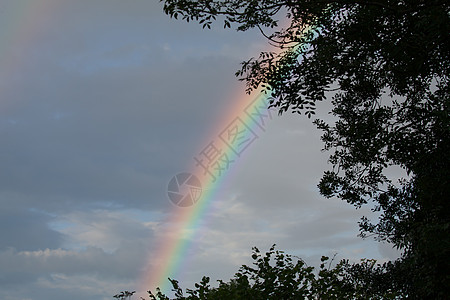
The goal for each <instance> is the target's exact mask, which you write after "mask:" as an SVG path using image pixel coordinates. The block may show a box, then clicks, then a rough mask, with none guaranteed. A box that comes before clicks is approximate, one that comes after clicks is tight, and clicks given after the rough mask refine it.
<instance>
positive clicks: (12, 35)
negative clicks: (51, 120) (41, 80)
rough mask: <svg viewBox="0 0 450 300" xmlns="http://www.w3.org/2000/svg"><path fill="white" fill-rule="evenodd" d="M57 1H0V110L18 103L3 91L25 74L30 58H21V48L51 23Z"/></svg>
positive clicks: (16, 82) (57, 8)
mask: <svg viewBox="0 0 450 300" xmlns="http://www.w3.org/2000/svg"><path fill="white" fill-rule="evenodd" d="M60 4H61V2H60V1H58V0H45V1H35V0H22V1H6V2H3V3H1V4H0V80H1V83H2V84H1V85H0V97H1V98H0V111H3V110H5V109H7V108H8V107H11V106H12V105H14V104H15V103H16V102H17V99H14V100H13V99H9V98H8V97H7V96H5V94H6V90H7V89H8V90H15V89H18V87H17V85H19V84H21V82H20V81H19V80H17V78H20V76H21V74H23V73H26V69H27V67H28V65H27V64H28V62H29V61H27V60H26V59H25V58H24V57H20V51H22V49H28V48H31V47H32V46H33V44H35V42H36V41H37V40H38V39H39V37H40V34H41V33H43V32H45V31H46V28H47V27H48V26H52V17H53V16H55V15H56V14H57V12H58V10H59V9H60V7H61V5H60ZM17 51H19V55H18V54H17ZM20 89H23V87H20ZM20 89H19V90H20Z"/></svg>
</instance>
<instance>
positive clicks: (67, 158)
mask: <svg viewBox="0 0 450 300" xmlns="http://www.w3.org/2000/svg"><path fill="white" fill-rule="evenodd" d="M222 28H223V26H222V24H217V26H215V27H214V28H213V29H212V30H202V29H201V26H199V25H198V24H193V23H189V24H187V23H185V22H183V21H177V20H171V19H170V18H169V17H168V16H166V15H165V14H164V13H163V12H162V5H161V4H160V3H159V2H158V1H156V0H129V1H128V0H104V1H100V0H97V1H69V0H67V1H59V0H58V1H57V0H30V1H24V0H0V204H1V209H0V237H1V238H0V299H2V300H25V299H33V300H44V299H45V300H59V299H65V300H75V299H86V300H91V299H92V300H94V299H95V300H98V299H113V298H112V296H113V295H114V294H116V293H118V292H120V291H122V290H135V289H138V283H139V280H140V278H141V277H142V274H143V273H145V272H147V271H148V270H147V268H148V265H147V262H148V261H149V262H150V263H151V262H152V259H156V258H155V252H156V249H157V248H158V243H161V235H162V234H163V233H162V232H161V230H162V228H165V227H167V226H166V225H167V224H164V222H166V221H164V220H167V216H168V215H169V214H170V213H173V211H174V210H176V209H177V208H176V207H174V205H173V204H172V203H170V201H169V200H168V197H167V184H168V182H169V180H170V179H171V178H172V176H173V175H175V174H177V173H178V172H181V171H187V169H186V168H187V167H188V166H190V165H192V163H193V157H194V156H195V155H196V154H197V153H199V151H200V150H202V149H203V148H204V147H205V146H206V145H205V142H207V141H208V140H209V139H210V138H211V137H212V135H214V132H213V131H214V130H216V129H217V130H218V129H220V128H218V124H221V123H220V122H223V120H224V116H228V115H230V114H229V112H230V110H232V109H233V108H235V107H238V106H239V101H251V99H252V97H253V96H254V95H252V96H250V97H245V92H244V85H243V84H242V83H240V82H238V81H237V79H236V78H235V77H234V72H235V71H236V70H237V69H239V63H240V62H241V61H243V60H244V59H248V58H250V57H252V56H257V55H259V52H260V51H263V50H267V49H268V45H267V43H266V41H265V40H264V39H262V38H261V36H260V35H259V34H258V32H256V31H250V32H246V33H240V32H236V31H233V30H223V29H222ZM230 121H231V120H230ZM266 129H267V130H266V132H265V133H264V134H261V135H259V138H258V139H257V140H256V141H255V142H254V143H252V145H251V146H250V147H249V148H248V149H246V151H245V153H244V154H243V155H242V156H241V157H240V158H239V160H238V161H237V162H235V163H234V164H233V165H232V166H231V169H232V170H230V172H229V174H225V175H224V176H227V175H228V177H227V178H226V179H224V180H223V182H224V185H223V186H219V188H220V189H222V190H221V191H220V193H217V195H218V196H216V199H214V205H213V208H211V209H209V210H208V213H207V214H205V215H204V216H203V217H204V218H205V219H207V222H204V223H203V226H202V227H201V228H200V229H199V232H198V234H197V235H196V236H197V239H196V240H195V245H193V246H192V247H191V251H190V252H189V253H188V254H186V256H188V257H186V261H188V263H187V265H186V266H185V268H184V269H183V270H182V272H180V274H178V275H179V277H180V278H178V279H180V280H181V281H182V286H183V287H191V288H192V284H193V282H195V281H199V280H200V279H201V277H202V275H208V276H210V277H211V278H212V280H213V281H215V280H216V279H224V280H228V279H229V278H231V277H232V276H233V274H234V273H235V272H236V271H237V270H238V268H239V266H240V265H241V264H244V263H249V262H250V261H251V259H250V255H251V248H252V246H257V247H259V248H260V249H261V250H263V251H265V250H267V249H268V248H269V247H270V246H271V245H272V244H277V248H278V249H281V250H284V251H286V252H288V253H291V254H294V255H298V256H300V257H302V258H304V259H305V260H306V261H307V262H308V263H309V264H311V265H315V264H317V263H318V261H319V258H320V256H322V255H333V254H334V253H337V254H338V258H350V259H353V260H358V259H360V258H363V257H367V258H376V259H379V260H382V261H383V260H387V259H393V258H395V257H396V252H395V251H393V250H392V249H391V248H390V246H389V245H383V244H378V243H376V242H374V241H371V240H367V241H362V240H361V239H360V238H358V237H357V234H358V226H357V222H358V220H359V218H360V216H361V215H362V214H364V213H366V214H367V213H368V211H367V210H358V211H357V210H355V209H354V208H353V207H351V206H350V205H349V204H346V203H344V202H342V201H340V200H336V199H323V198H322V197H320V195H319V193H318V190H317V188H316V185H317V183H318V181H319V179H320V177H321V174H322V172H323V171H324V170H326V169H327V168H329V167H330V166H329V165H327V155H328V154H327V153H322V152H321V151H320V149H321V142H320V140H319V137H320V133H319V132H318V131H317V130H316V129H315V128H314V127H313V125H312V124H311V122H310V120H308V119H306V118H304V117H301V116H298V115H290V114H286V115H285V116H281V117H278V116H276V117H275V118H274V119H273V120H272V121H270V122H269V123H268V125H267V128H266ZM218 133H219V132H217V134H218ZM225 183H226V184H225ZM142 295H143V294H142ZM135 298H136V299H137V298H138V297H135Z"/></svg>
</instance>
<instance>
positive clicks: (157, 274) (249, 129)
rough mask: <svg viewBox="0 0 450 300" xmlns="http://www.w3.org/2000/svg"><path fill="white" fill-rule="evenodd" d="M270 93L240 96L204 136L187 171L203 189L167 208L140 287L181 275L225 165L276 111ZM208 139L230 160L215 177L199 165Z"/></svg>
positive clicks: (162, 284)
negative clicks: (189, 201) (187, 202)
mask: <svg viewBox="0 0 450 300" xmlns="http://www.w3.org/2000/svg"><path fill="white" fill-rule="evenodd" d="M310 30H311V28H307V29H305V30H304V33H306V32H308V31H310ZM300 46H302V45H297V46H296V47H294V48H293V49H292V51H296V50H297V49H298V47H300ZM270 96H271V93H270V91H269V90H267V89H266V90H264V91H262V92H260V93H259V94H258V95H257V96H256V97H255V96H253V98H252V97H251V96H248V95H246V96H245V97H242V99H241V100H240V101H238V103H237V105H236V106H235V107H234V108H233V109H232V110H231V112H230V113H229V114H228V115H227V118H225V121H224V122H222V123H220V124H219V125H218V126H217V131H216V133H217V134H216V136H214V137H212V138H210V139H208V140H207V142H206V143H205V145H203V148H201V149H200V150H199V154H197V156H196V157H194V162H195V163H194V165H195V166H194V167H192V169H191V170H189V172H190V173H192V174H195V175H196V176H197V177H198V178H199V179H200V182H201V185H202V188H203V193H202V195H201V197H200V199H199V200H198V202H197V203H195V204H194V205H192V206H190V207H187V208H179V207H175V208H174V209H173V210H172V211H171V213H170V215H169V217H168V219H167V220H166V222H165V224H166V226H167V227H166V228H164V229H165V230H164V232H163V233H162V235H161V236H160V239H161V241H160V243H159V244H158V245H157V247H158V250H157V252H156V253H152V254H151V257H150V259H149V261H150V262H149V265H150V267H149V269H147V270H146V271H145V274H144V276H143V277H142V278H143V280H142V282H141V287H142V288H143V289H146V290H148V289H150V290H151V291H152V292H153V291H155V288H156V287H159V288H160V289H161V291H162V292H163V293H167V292H169V291H170V288H171V283H170V282H169V280H168V278H171V279H176V280H180V279H182V277H183V271H184V268H185V267H186V265H187V264H188V261H189V251H192V249H193V246H194V245H193V244H194V241H195V239H196V237H197V236H198V235H199V234H200V230H199V229H200V228H202V227H203V226H204V225H205V224H206V223H207V220H206V219H207V213H208V212H209V210H210V208H211V207H212V204H213V203H214V202H215V201H217V199H218V198H219V197H220V195H219V194H218V193H219V187H220V186H221V185H223V184H224V180H225V179H226V178H227V176H229V175H230V174H229V171H230V170H229V169H230V168H233V167H236V166H235V164H236V163H237V161H238V160H239V157H240V155H241V154H243V153H244V152H245V151H247V149H248V148H249V147H251V144H252V143H253V142H254V141H256V140H257V139H258V138H259V137H260V136H261V135H262V134H263V133H264V131H265V126H266V125H267V122H269V121H270V119H272V118H273V116H274V115H275V114H276V113H277V112H276V111H275V110H274V109H268V105H269V99H270ZM235 125H237V126H235ZM239 126H240V127H239ZM233 127H235V128H236V127H237V130H234V132H236V131H237V132H239V131H241V130H239V128H241V129H245V130H246V134H245V135H243V137H241V138H239V139H237V138H236V139H234V141H232V142H230V141H227V136H229V132H228V129H231V128H233ZM211 143H212V144H214V145H215V148H217V149H220V150H222V151H221V152H220V155H225V156H227V157H228V159H229V160H232V162H231V163H230V164H229V167H230V168H227V169H224V170H223V172H222V173H221V174H219V176H215V178H214V177H213V176H211V175H210V174H208V172H207V171H205V168H204V167H203V166H202V165H204V162H205V161H204V160H202V159H201V158H199V156H201V154H202V151H204V150H205V149H207V147H208V146H211ZM236 149H237V150H236ZM208 150H209V152H208V153H210V154H211V152H212V151H213V150H214V149H211V147H210V148H209V149H208ZM205 152H207V151H205ZM205 159H206V158H205ZM199 161H200V162H199ZM202 162H203V164H202ZM160 234H161V233H160ZM198 280H200V278H199V279H198Z"/></svg>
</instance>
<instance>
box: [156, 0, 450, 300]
mask: <svg viewBox="0 0 450 300" xmlns="http://www.w3.org/2000/svg"><path fill="white" fill-rule="evenodd" d="M162 2H164V11H165V12H166V13H167V14H168V15H170V16H171V17H173V18H176V19H177V18H181V19H184V20H186V21H197V22H199V23H200V24H202V26H203V27H204V28H211V26H212V24H213V22H214V21H215V20H221V21H222V22H223V25H224V28H231V27H236V29H237V30H238V31H246V30H249V29H252V28H256V29H258V30H259V31H260V32H261V33H262V34H263V35H264V36H265V37H266V38H267V39H268V41H269V43H270V44H272V45H274V46H276V47H278V48H280V52H279V53H275V52H262V53H261V55H260V56H259V57H258V58H256V59H255V58H251V59H249V60H247V61H244V62H243V63H242V68H241V70H239V71H238V72H237V73H236V75H237V76H238V77H240V79H241V80H244V81H246V83H247V91H248V92H251V91H253V90H255V89H258V88H261V87H262V88H263V89H264V90H265V91H266V92H267V93H269V94H270V96H271V100H272V102H271V103H272V106H274V107H277V108H279V111H280V113H284V112H286V111H292V112H295V113H299V114H303V113H304V114H306V115H307V116H308V117H312V116H314V115H315V112H316V103H317V102H320V101H330V102H331V104H332V109H331V111H330V112H329V113H330V114H331V115H332V116H334V119H335V120H336V121H334V122H331V123H330V122H327V121H325V120H322V119H316V120H314V123H315V124H316V125H317V127H318V128H319V129H320V130H322V131H323V135H322V140H323V142H324V150H327V151H330V152H331V155H330V159H329V161H330V163H331V164H332V169H331V170H329V171H325V172H324V175H323V177H322V179H321V181H320V183H319V185H318V186H319V189H320V192H321V194H322V195H324V196H325V197H338V198H340V199H342V200H344V201H347V202H348V203H350V204H352V205H354V206H355V207H357V208H359V207H361V206H363V205H370V207H371V208H372V210H373V211H374V212H376V213H377V214H378V215H379V218H378V222H372V221H370V219H372V218H370V217H365V218H363V219H362V220H361V222H360V235H361V236H362V237H367V236H374V237H375V238H376V239H378V240H384V241H388V242H391V243H393V244H394V245H395V246H396V247H397V248H399V249H402V250H403V253H404V254H403V257H402V260H401V261H400V262H399V264H398V265H397V267H398V269H396V270H395V271H392V272H393V273H392V274H405V275H404V276H405V279H404V280H403V281H402V280H401V279H400V277H401V276H397V279H398V280H399V282H402V284H403V289H406V290H408V291H409V295H410V297H413V295H414V297H417V298H419V299H420V298H422V299H423V298H433V299H436V298H446V295H449V294H450V291H449V287H450V276H449V269H450V264H449V260H448V257H449V256H450V238H449V237H450V217H449V211H450V201H448V197H449V196H448V195H450V182H449V179H450V158H449V155H448V154H449V153H450V143H449V137H450V123H449V115H450V114H449V113H450V100H449V99H450V97H449V92H450V86H449V80H448V79H449V74H450V63H449V58H450V43H449V42H448V41H449V40H450V36H449V35H450V34H449V33H450V22H449V21H450V20H449V19H450V3H449V2H448V1H444V0H408V1H398V0H379V1H370V0H369V1H360V0H356V1H355V0H351V1H350V0H338V1H331V0H320V1H319V0H317V1H309V0H298V1H285V0H262V1H254V0H229V1H218V0H216V1H214V0H205V1H193V0H165V1H162ZM281 13H285V15H286V17H287V19H288V20H289V24H288V25H287V26H286V27H284V28H279V21H278V19H279V18H280V17H281ZM392 167H399V168H401V169H403V170H404V171H405V173H407V176H403V178H402V179H401V180H400V181H398V182H396V181H392V180H391V179H389V169H390V168H392ZM406 274H407V276H406Z"/></svg>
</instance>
